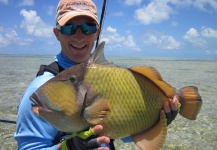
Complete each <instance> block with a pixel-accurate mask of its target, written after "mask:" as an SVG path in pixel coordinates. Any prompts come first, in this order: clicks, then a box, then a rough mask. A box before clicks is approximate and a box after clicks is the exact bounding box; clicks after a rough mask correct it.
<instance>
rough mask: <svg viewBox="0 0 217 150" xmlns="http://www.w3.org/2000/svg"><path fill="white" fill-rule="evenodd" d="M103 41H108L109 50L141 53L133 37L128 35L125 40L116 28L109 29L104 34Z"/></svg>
mask: <svg viewBox="0 0 217 150" xmlns="http://www.w3.org/2000/svg"><path fill="white" fill-rule="evenodd" d="M101 41H106V44H107V45H109V50H116V49H117V48H118V49H120V50H121V49H124V48H127V49H130V50H133V51H140V48H139V47H138V46H137V45H136V43H135V41H134V38H133V36H132V35H128V36H127V38H125V37H124V36H122V35H120V34H119V33H118V32H117V29H116V28H112V27H111V26H109V27H107V29H106V31H105V32H103V35H102V37H101Z"/></svg>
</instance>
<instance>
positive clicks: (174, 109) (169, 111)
mask: <svg viewBox="0 0 217 150" xmlns="http://www.w3.org/2000/svg"><path fill="white" fill-rule="evenodd" d="M178 104H179V101H178V99H177V98H176V97H174V98H173V99H172V100H170V101H169V102H165V103H164V111H165V115H166V118H167V125H169V124H170V123H171V122H172V121H173V120H174V119H175V117H176V116H177V114H178Z"/></svg>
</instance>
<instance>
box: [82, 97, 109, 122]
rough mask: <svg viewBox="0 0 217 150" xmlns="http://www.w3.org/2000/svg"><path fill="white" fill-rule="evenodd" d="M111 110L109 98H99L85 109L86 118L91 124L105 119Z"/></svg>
mask: <svg viewBox="0 0 217 150" xmlns="http://www.w3.org/2000/svg"><path fill="white" fill-rule="evenodd" d="M109 111H110V102H109V100H107V99H103V100H98V101H96V102H94V103H93V104H91V105H90V106H89V107H87V108H85V110H84V116H83V117H84V119H85V120H86V121H87V122H88V123H91V124H97V123H99V122H100V121H101V120H103V119H104V118H105V117H106V116H107V115H108V113H109Z"/></svg>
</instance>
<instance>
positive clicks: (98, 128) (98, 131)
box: [92, 125, 103, 135]
mask: <svg viewBox="0 0 217 150" xmlns="http://www.w3.org/2000/svg"><path fill="white" fill-rule="evenodd" d="M92 130H93V133H94V134H95V135H96V134H99V133H100V132H102V130H103V127H102V126H101V125H95V126H94V127H92Z"/></svg>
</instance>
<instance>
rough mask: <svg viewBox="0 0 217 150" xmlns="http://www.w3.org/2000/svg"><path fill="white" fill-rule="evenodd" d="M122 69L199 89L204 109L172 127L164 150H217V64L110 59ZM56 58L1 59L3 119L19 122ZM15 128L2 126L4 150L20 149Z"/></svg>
mask: <svg viewBox="0 0 217 150" xmlns="http://www.w3.org/2000/svg"><path fill="white" fill-rule="evenodd" d="M108 59H109V60H110V61H113V62H114V63H116V64H118V65H121V66H135V65H149V66H153V67H155V68H156V69H157V70H158V71H159V72H160V73H161V75H162V77H163V78H164V80H165V81H167V82H168V83H170V84H171V85H173V86H174V87H176V88H177V89H179V88H181V87H184V86H188V85H194V86H197V87H198V89H199V92H200V94H201V97H202V99H203V106H202V109H201V112H200V114H199V115H198V117H197V120H195V121H189V120H187V119H185V118H183V117H181V116H180V115H178V116H177V118H176V119H175V121H173V123H172V124H171V125H169V127H168V134H167V139H166V142H165V144H164V147H163V148H162V149H163V150H168V149H169V150H170V149H171V150H173V149H174V150H179V149H180V150H189V149H191V150H201V149H206V150H216V149H217V130H216V129H217V115H216V114H217V94H216V91H217V60H203V59H200V60H199V59H174V58H168V59H167V58H160V59H159V58H138V57H136V58H133V57H108ZM52 61H53V59H52V56H29V55H26V56H25V55H0V70H1V73H0V119H6V120H15V119H16V107H17V105H18V103H19V99H20V97H21V96H22V93H23V92H24V90H25V89H26V88H27V86H28V85H29V83H30V82H31V80H32V79H33V78H34V77H35V74H36V72H37V71H38V69H39V66H40V64H49V63H50V62H52ZM14 131H15V125H14V124H9V123H2V122H0V136H1V138H0V145H1V149H2V150H9V149H11V150H12V149H16V148H17V146H16V141H15V140H14V139H13V134H14ZM115 145H116V148H117V150H136V149H137V148H136V146H135V145H134V144H133V143H127V144H126V143H123V142H122V141H120V140H116V141H115Z"/></svg>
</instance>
